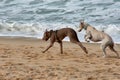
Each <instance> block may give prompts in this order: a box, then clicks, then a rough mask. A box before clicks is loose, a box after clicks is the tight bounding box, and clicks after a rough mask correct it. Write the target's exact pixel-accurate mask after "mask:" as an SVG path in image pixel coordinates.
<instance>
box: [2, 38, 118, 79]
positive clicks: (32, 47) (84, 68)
mask: <svg viewBox="0 0 120 80" xmlns="http://www.w3.org/2000/svg"><path fill="white" fill-rule="evenodd" d="M48 45H49V41H47V42H45V41H42V40H39V39H31V38H10V37H1V38H0V80H120V59H117V58H116V55H115V54H114V53H113V52H111V51H110V50H109V49H108V48H107V55H108V58H103V57H102V51H101V49H100V47H99V44H93V43H91V44H90V43H83V45H84V46H85V47H86V48H87V49H88V51H89V53H88V54H85V53H84V52H83V51H82V49H81V48H80V47H79V46H78V45H76V44H73V43H70V42H63V51H64V54H60V50H59V44H57V43H55V44H54V46H53V47H52V48H50V49H49V50H48V51H47V52H46V53H42V52H41V51H42V50H44V49H45V48H46V47H47V46H48ZM115 48H116V50H117V51H118V53H119V54H120V45H119V44H115Z"/></svg>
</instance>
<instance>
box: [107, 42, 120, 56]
mask: <svg viewBox="0 0 120 80" xmlns="http://www.w3.org/2000/svg"><path fill="white" fill-rule="evenodd" d="M109 48H110V50H111V51H113V52H115V53H116V55H117V57H118V58H119V54H118V52H117V51H116V50H115V49H114V43H112V44H111V45H109Z"/></svg>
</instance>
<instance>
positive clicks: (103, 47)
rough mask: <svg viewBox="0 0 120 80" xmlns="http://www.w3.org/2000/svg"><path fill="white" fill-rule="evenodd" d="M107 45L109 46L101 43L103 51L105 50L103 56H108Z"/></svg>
mask: <svg viewBox="0 0 120 80" xmlns="http://www.w3.org/2000/svg"><path fill="white" fill-rule="evenodd" d="M106 47H107V46H106V45H105V44H101V49H102V51H103V57H107V55H106V51H105V49H106Z"/></svg>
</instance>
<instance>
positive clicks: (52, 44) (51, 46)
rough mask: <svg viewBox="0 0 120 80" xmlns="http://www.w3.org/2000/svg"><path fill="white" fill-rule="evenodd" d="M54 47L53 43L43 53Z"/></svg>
mask: <svg viewBox="0 0 120 80" xmlns="http://www.w3.org/2000/svg"><path fill="white" fill-rule="evenodd" d="M52 46H53V43H51V44H50V45H49V46H48V47H47V48H46V49H45V50H44V51H42V52H43V53H45V52H46V51H47V50H48V49H49V48H51V47H52Z"/></svg>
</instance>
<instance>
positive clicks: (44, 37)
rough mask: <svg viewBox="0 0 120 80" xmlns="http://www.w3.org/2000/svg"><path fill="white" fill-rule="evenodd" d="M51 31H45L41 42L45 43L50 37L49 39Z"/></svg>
mask: <svg viewBox="0 0 120 80" xmlns="http://www.w3.org/2000/svg"><path fill="white" fill-rule="evenodd" d="M52 32H53V30H50V31H47V30H46V31H45V32H44V34H43V38H42V40H45V41H47V40H48V39H49V38H50V37H51V34H52Z"/></svg>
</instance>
